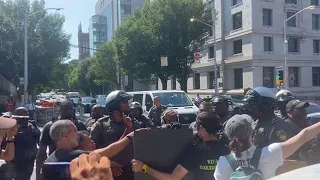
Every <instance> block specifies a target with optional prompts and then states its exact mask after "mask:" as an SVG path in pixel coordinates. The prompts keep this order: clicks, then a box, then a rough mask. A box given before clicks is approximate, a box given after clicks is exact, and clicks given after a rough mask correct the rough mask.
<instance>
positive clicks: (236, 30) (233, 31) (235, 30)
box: [230, 27, 243, 34]
mask: <svg viewBox="0 0 320 180" xmlns="http://www.w3.org/2000/svg"><path fill="white" fill-rule="evenodd" d="M241 30H243V27H241V28H239V29H234V30H232V31H231V32H230V33H231V34H232V33H235V32H238V31H241Z"/></svg>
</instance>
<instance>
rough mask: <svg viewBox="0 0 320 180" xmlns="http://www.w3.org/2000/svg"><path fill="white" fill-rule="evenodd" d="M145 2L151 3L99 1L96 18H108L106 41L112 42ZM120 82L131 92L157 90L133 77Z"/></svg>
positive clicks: (123, 78) (122, 79)
mask: <svg viewBox="0 0 320 180" xmlns="http://www.w3.org/2000/svg"><path fill="white" fill-rule="evenodd" d="M145 2H149V0H98V2H97V3H96V5H95V13H96V15H95V16H97V17H100V16H104V17H106V24H105V25H106V26H105V28H106V34H107V39H105V41H110V40H111V39H112V36H113V34H114V32H115V31H116V30H117V28H118V27H119V26H120V24H121V23H122V22H124V21H125V19H126V18H127V17H128V16H130V15H132V14H133V13H134V12H135V11H136V10H137V9H138V8H141V7H142V6H143V4H144V3H145ZM90 24H91V23H90ZM105 41H103V42H105ZM90 46H91V44H90ZM91 47H93V46H91ZM119 77H120V76H119ZM125 79H127V80H125ZM119 81H120V84H121V85H122V89H126V90H130V91H132V90H148V89H150V88H151V89H154V88H155V87H154V86H153V85H152V87H150V83H149V82H144V83H139V82H138V81H136V80H134V79H133V78H132V77H129V78H125V77H124V76H121V77H120V80H119Z"/></svg>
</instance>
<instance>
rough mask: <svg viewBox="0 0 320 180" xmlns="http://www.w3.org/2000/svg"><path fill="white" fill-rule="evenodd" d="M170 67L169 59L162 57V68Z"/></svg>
mask: <svg viewBox="0 0 320 180" xmlns="http://www.w3.org/2000/svg"><path fill="white" fill-rule="evenodd" d="M166 66H168V57H161V67H166Z"/></svg>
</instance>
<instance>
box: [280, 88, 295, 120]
mask: <svg viewBox="0 0 320 180" xmlns="http://www.w3.org/2000/svg"><path fill="white" fill-rule="evenodd" d="M276 98H277V101H278V102H277V103H278V105H277V106H278V110H279V111H280V114H279V116H280V117H281V118H283V119H286V118H288V115H287V112H286V105H287V104H288V102H289V101H291V100H293V99H294V97H293V94H292V92H290V91H288V90H285V89H283V90H280V91H279V92H277V94H276Z"/></svg>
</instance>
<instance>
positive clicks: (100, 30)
mask: <svg viewBox="0 0 320 180" xmlns="http://www.w3.org/2000/svg"><path fill="white" fill-rule="evenodd" d="M107 27H108V26H107V17H105V16H103V15H94V16H92V17H91V18H90V20H89V39H90V55H91V56H93V55H95V53H96V51H97V50H98V48H99V46H100V44H102V43H103V42H106V41H107V39H108V33H107V29H108V28H107Z"/></svg>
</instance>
